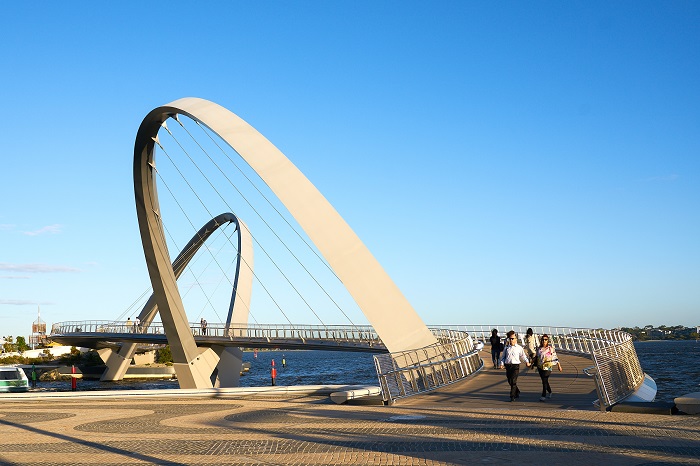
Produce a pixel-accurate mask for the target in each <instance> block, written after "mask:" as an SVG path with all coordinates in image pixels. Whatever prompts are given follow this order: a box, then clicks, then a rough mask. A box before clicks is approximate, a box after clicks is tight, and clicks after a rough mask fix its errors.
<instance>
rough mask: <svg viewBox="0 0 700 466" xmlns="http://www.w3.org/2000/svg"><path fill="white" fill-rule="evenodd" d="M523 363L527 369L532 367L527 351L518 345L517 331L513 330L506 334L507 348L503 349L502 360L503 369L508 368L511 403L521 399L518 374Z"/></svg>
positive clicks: (507, 375)
mask: <svg viewBox="0 0 700 466" xmlns="http://www.w3.org/2000/svg"><path fill="white" fill-rule="evenodd" d="M521 361H522V362H524V363H525V365H526V366H527V367H530V360H529V359H528V358H527V355H526V354H525V350H523V347H522V346H520V345H519V344H518V339H517V338H516V336H515V331H513V330H511V331H510V332H508V333H507V334H506V347H505V348H504V349H503V355H502V356H501V360H500V363H501V364H500V366H501V369H503V368H504V367H505V368H506V377H507V378H508V384H509V385H510V401H515V400H516V398H519V397H520V389H519V388H518V374H520V362H521Z"/></svg>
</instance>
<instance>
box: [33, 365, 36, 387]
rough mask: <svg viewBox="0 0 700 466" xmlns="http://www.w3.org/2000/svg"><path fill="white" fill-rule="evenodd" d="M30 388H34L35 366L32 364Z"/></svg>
mask: <svg viewBox="0 0 700 466" xmlns="http://www.w3.org/2000/svg"><path fill="white" fill-rule="evenodd" d="M32 388H36V367H35V366H34V364H32Z"/></svg>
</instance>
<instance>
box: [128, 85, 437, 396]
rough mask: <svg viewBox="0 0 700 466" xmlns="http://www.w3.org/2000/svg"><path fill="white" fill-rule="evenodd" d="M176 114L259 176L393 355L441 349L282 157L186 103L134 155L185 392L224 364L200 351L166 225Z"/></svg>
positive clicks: (153, 127) (240, 126)
mask: <svg viewBox="0 0 700 466" xmlns="http://www.w3.org/2000/svg"><path fill="white" fill-rule="evenodd" d="M178 114H181V115H185V116H187V117H189V118H192V119H193V120H195V121H198V122H200V123H201V124H203V125H204V126H206V127H208V128H209V129H210V130H212V131H213V132H214V133H216V134H217V135H219V137H221V138H222V139H223V140H224V141H225V142H226V143H227V144H228V145H229V146H231V147H232V148H233V149H234V150H235V151H236V152H237V153H238V154H240V156H241V157H242V158H243V159H244V160H245V161H246V162H247V163H248V164H249V165H250V166H251V168H252V169H253V170H255V172H256V173H257V174H258V175H259V176H260V177H261V178H262V180H263V181H264V182H265V183H266V184H267V185H268V186H269V187H270V189H271V190H272V191H273V192H274V193H275V195H276V196H277V197H278V198H279V199H280V201H281V202H282V203H283V204H284V205H285V207H286V208H287V209H288V210H289V212H290V213H291V215H292V216H293V217H294V218H295V219H296V221H297V222H298V223H299V225H300V226H301V227H302V228H303V229H304V231H305V232H306V234H307V235H308V236H309V238H310V239H311V241H313V243H314V244H315V245H316V247H317V248H318V250H319V251H320V253H321V254H322V255H323V256H324V257H325V259H326V260H327V261H328V264H329V265H330V267H331V268H332V269H333V271H334V272H335V274H336V275H337V276H338V277H339V278H340V280H341V281H342V282H343V284H344V285H345V287H346V288H347V290H348V292H349V293H350V295H351V296H352V297H353V299H354V300H355V301H356V302H357V304H358V306H359V307H360V309H361V310H362V312H363V313H364V314H365V316H366V317H367V319H368V320H369V322H370V323H371V324H372V326H373V327H374V328H375V330H376V331H377V333H378V334H379V335H380V337H381V339H382V341H383V342H384V344H385V345H386V347H387V348H388V349H389V351H390V352H398V351H405V350H410V349H416V348H421V347H425V346H429V345H433V344H435V343H436V339H435V337H434V336H433V334H432V333H431V332H430V330H428V328H427V327H426V325H425V324H424V323H423V321H422V320H421V318H420V317H419V316H418V314H417V313H416V312H415V310H414V309H413V307H412V306H411V304H410V303H409V302H408V300H407V299H406V298H405V297H404V296H403V294H402V293H401V291H400V290H399V288H398V287H397V286H396V284H395V283H394V282H393V281H392V280H391V278H390V277H389V276H388V275H387V273H386V272H385V271H384V269H383V268H382V267H381V265H380V264H379V262H378V261H377V260H376V259H375V258H374V256H372V254H371V253H370V252H369V250H368V249H367V248H366V247H365V245H364V244H363V243H362V241H361V240H360V239H359V238H358V237H357V235H356V234H355V233H354V232H353V231H352V229H351V228H350V227H349V226H348V224H347V223H346V222H345V220H343V218H342V217H341V216H340V215H339V214H338V212H337V211H336V210H335V209H334V208H333V206H332V205H331V204H330V203H329V202H328V201H327V200H326V199H325V198H324V197H323V195H322V194H321V193H320V192H319V191H318V189H316V187H315V186H314V185H313V184H312V183H311V182H310V181H309V180H308V179H307V178H306V177H305V176H304V174H303V173H301V171H299V169H298V168H297V167H296V166H295V165H294V164H293V163H292V162H290V161H289V159H287V157H285V155H284V154H283V153H282V152H281V151H280V150H279V149H277V148H276V147H275V146H274V145H273V144H272V143H271V142H270V141H268V140H267V139H266V138H265V137H264V136H263V135H262V134H260V133H259V132H258V131H256V130H255V129H254V128H253V127H252V126H250V125H249V124H248V123H246V122H245V121H244V120H242V119H241V118H240V117H238V116H237V115H235V114H234V113H232V112H231V111H229V110H227V109H225V108H224V107H222V106H220V105H218V104H215V103H213V102H210V101H207V100H204V99H199V98H194V97H188V98H184V99H180V100H176V101H174V102H171V103H170V104H167V105H164V106H162V107H158V108H156V109H154V110H152V111H151V112H150V113H149V114H148V115H147V116H146V118H145V119H144V120H143V122H142V123H141V126H140V128H139V131H138V133H137V137H136V144H135V147H134V191H135V196H136V210H137V214H138V219H139V227H140V230H141V239H142V242H143V247H144V254H145V256H146V263H147V266H148V271H149V275H150V277H151V283H152V285H153V291H154V294H155V296H156V301H157V304H158V308H159V311H160V315H161V318H162V320H163V325H164V327H165V332H166V334H167V335H168V342H169V343H170V346H171V351H172V353H173V359H174V360H175V364H174V366H175V370H176V372H177V375H178V379H180V386H181V387H182V388H199V387H206V386H210V385H208V383H210V382H209V378H208V376H205V375H204V374H209V373H211V370H213V366H214V365H216V361H215V359H217V358H218V357H217V356H215V355H214V356H212V354H211V353H207V352H206V351H201V350H199V349H198V348H197V346H196V344H195V342H194V338H193V337H192V335H191V334H190V332H189V327H188V324H187V317H186V315H185V311H184V308H183V305H182V300H181V298H180V295H179V292H178V289H177V284H176V283H175V277H174V274H173V270H172V267H171V262H170V259H169V256H168V251H167V246H166V242H165V236H164V234H163V229H162V225H161V223H160V209H159V205H158V196H157V192H156V184H155V173H154V167H155V161H154V144H155V142H154V138H156V136H157V134H158V131H159V129H160V127H161V124H162V123H163V122H164V121H165V120H167V119H168V118H170V117H173V116H175V115H178ZM200 353H201V354H200ZM180 371H182V376H181V374H180Z"/></svg>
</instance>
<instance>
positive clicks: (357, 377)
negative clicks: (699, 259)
mask: <svg viewBox="0 0 700 466" xmlns="http://www.w3.org/2000/svg"><path fill="white" fill-rule="evenodd" d="M634 346H635V349H636V351H637V356H638V357H639V362H640V363H641V365H642V369H643V370H644V372H646V373H647V374H649V376H651V377H652V378H653V379H654V380H655V381H656V384H657V388H658V392H657V396H656V400H657V401H673V398H675V397H677V396H681V395H684V394H686V393H691V392H698V391H700V364H698V361H700V342H696V341H649V342H636V343H635V344H634ZM482 358H483V359H484V360H488V359H489V355H487V354H486V353H482ZM283 359H284V360H285V362H286V367H283V366H282V360H283ZM273 360H274V361H275V368H276V370H277V385H375V386H376V385H378V381H377V373H376V371H375V369H374V360H373V358H372V355H371V354H368V353H348V352H340V351H260V352H258V353H257V355H256V354H255V353H253V352H245V353H243V361H244V362H249V363H250V364H251V368H250V371H249V372H248V373H246V374H245V375H243V376H242V377H241V386H242V387H258V386H269V385H271V378H270V369H271V367H272V361H273ZM178 387H179V386H178V383H177V381H176V380H154V381H144V380H125V381H121V382H99V381H97V380H80V381H78V390H114V389H120V390H125V389H134V390H146V389H161V388H178ZM39 390H42V391H43V390H47V391H66V390H70V382H65V381H57V382H41V383H40V387H39Z"/></svg>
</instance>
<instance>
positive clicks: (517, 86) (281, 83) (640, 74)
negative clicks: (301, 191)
mask: <svg viewBox="0 0 700 466" xmlns="http://www.w3.org/2000/svg"><path fill="white" fill-rule="evenodd" d="M699 24H700V3H698V2H691V1H671V2H645V1H633V2H591V1H585V2H584V1H580V2H536V3H527V2H497V3H494V2H461V1H449V2H445V1H443V2H440V1H438V2H411V1H409V2H405V1H401V2H393V1H391V2H374V1H372V2H362V1H360V2H324V1H316V2H309V1H304V2H207V3H206V4H205V5H201V4H198V3H192V2H146V3H143V2H118V3H104V2H97V3H95V2H70V3H55V2H39V3H37V2H29V3H27V2H3V3H2V4H1V5H0V43H1V44H2V46H0V67H1V69H2V73H0V95H1V96H2V113H1V114H0V136H1V137H0V160H1V161H2V165H1V169H0V196H1V198H2V203H1V204H0V206H1V207H0V335H15V336H16V335H24V336H26V335H28V334H29V331H30V324H31V322H32V320H34V319H35V317H36V311H37V306H39V305H40V306H41V312H42V318H43V319H44V320H45V321H46V322H47V323H48V324H49V325H50V324H51V323H53V322H57V321H62V320H80V319H112V318H115V317H116V316H117V315H119V314H120V313H121V312H122V311H123V310H124V308H125V306H126V305H128V304H129V303H130V301H131V299H132V297H134V296H135V295H138V294H139V293H140V292H141V291H143V290H144V288H145V287H146V286H147V284H148V275H147V273H146V268H145V265H144V261H143V253H142V250H141V245H140V240H139V236H138V224H137V221H136V215H135V209H134V206H133V188H132V178H131V176H132V174H131V163H132V157H133V144H134V138H135V134H136V130H137V128H138V125H139V124H140V122H141V120H142V119H143V117H144V116H145V115H146V114H147V113H148V112H149V111H150V110H151V109H153V108H155V107H157V106H159V105H162V104H165V103H168V102H170V101H172V100H175V99H177V98H180V97H187V96H196V97H202V98H206V99H209V100H212V101H215V102H217V103H219V104H221V105H223V106H224V107H227V108H229V109H230V110H232V111H233V112H235V113H237V114H238V115H240V116H241V117H242V118H244V119H245V120H246V121H248V122H249V123H251V124H252V125H253V126H254V127H256V128H257V129H258V130H259V131H260V132H261V133H262V134H264V135H265V136H266V137H267V138H268V139H269V140H270V141H272V142H273V143H274V144H275V145H276V146H277V147H279V148H280V149H281V150H282V151H283V152H284V153H285V154H286V155H287V156H288V157H289V158H290V159H291V160H292V161H293V162H294V163H295V164H296V165H297V166H298V167H299V168H300V169H301V170H302V171H303V172H304V173H305V174H306V175H307V177H308V178H309V179H310V180H311V181H312V182H313V183H314V184H315V185H316V186H317V187H318V188H319V189H320V191H321V192H322V193H323V194H324V195H325V196H326V197H327V198H328V199H329V200H330V201H331V203H332V204H333V205H334V206H335V207H336V209H337V210H338V211H339V212H340V213H341V215H343V216H344V217H345V219H346V220H347V221H348V223H349V224H350V225H351V226H352V227H353V229H354V230H355V231H356V232H357V233H358V235H359V236H360V237H361V238H362V239H363V241H364V242H365V243H366V244H367V246H368V247H369V249H370V250H371V251H372V252H373V253H374V255H375V256H376V257H377V258H378V259H379V261H380V262H381V263H382V265H383V266H384V267H385V269H386V270H387V271H388V272H389V274H390V275H391V276H392V278H394V280H395V281H396V282H397V284H398V285H399V287H400V288H401V289H402V290H403V292H404V293H405V295H406V296H407V297H408V299H409V300H410V301H411V303H412V304H413V306H414V307H415V309H416V310H417V312H418V313H419V314H420V315H421V316H422V317H423V319H424V320H425V321H426V322H429V323H444V324H460V323H465V324H481V323H484V324H489V323H501V324H508V323H513V324H523V325H529V324H532V325H540V324H551V325H565V326H584V327H616V326H621V325H630V326H634V325H640V326H642V325H645V324H653V325H660V324H667V325H687V326H691V325H697V324H700V317H698V316H700V85H698V83H700V32H699V30H698V25H699ZM302 320H308V319H302Z"/></svg>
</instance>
